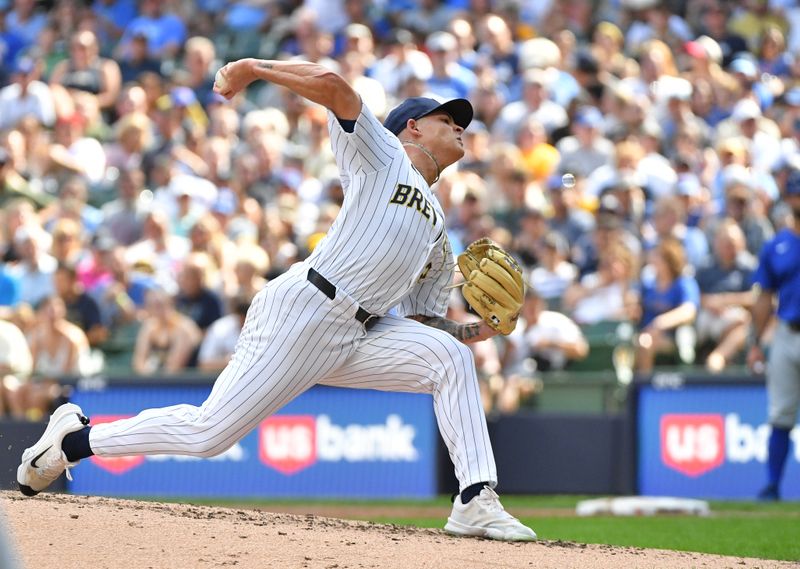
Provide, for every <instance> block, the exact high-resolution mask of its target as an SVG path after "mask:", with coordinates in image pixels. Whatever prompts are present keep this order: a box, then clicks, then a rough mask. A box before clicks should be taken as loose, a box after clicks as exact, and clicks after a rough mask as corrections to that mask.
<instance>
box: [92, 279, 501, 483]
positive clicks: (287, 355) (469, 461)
mask: <svg viewBox="0 0 800 569" xmlns="http://www.w3.org/2000/svg"><path fill="white" fill-rule="evenodd" d="M307 271H308V267H307V266H306V265H305V264H299V265H295V266H294V267H293V268H292V269H291V270H290V271H289V272H287V273H286V274H284V275H282V276H281V277H279V278H277V279H275V280H274V281H272V282H271V283H270V284H269V285H268V286H267V287H265V288H264V289H263V290H262V291H261V292H260V293H259V294H258V295H257V296H256V298H255V299H254V301H253V304H252V306H251V308H250V310H249V312H248V314H247V319H246V321H245V325H244V328H243V330H242V334H241V336H240V339H239V343H238V344H237V347H236V352H235V354H234V356H233V358H232V359H231V361H230V363H229V364H228V366H227V367H226V368H225V370H223V372H222V373H221V374H220V376H219V377H218V378H217V381H216V383H215V384H214V387H213V389H212V390H211V394H210V395H209V397H208V399H207V400H206V401H205V402H204V403H203V404H202V405H201V406H200V407H196V406H194V405H186V404H183V405H174V406H171V407H164V408H161V409H148V410H145V411H143V412H141V413H140V414H139V415H137V416H135V417H131V418H129V419H123V420H120V421H115V422H113V423H105V424H101V425H97V426H95V427H93V428H92V430H91V432H90V439H89V440H90V444H91V447H92V451H93V452H94V453H95V454H97V455H99V456H126V455H140V454H181V455H193V456H203V457H209V456H215V455H217V454H220V453H222V452H224V451H225V450H226V449H228V448H230V447H231V446H232V445H233V444H234V443H235V442H236V441H238V440H239V439H241V438H242V437H244V436H245V435H246V434H247V433H249V432H250V431H251V430H252V429H254V428H255V427H256V426H257V425H258V424H259V423H260V422H261V421H262V420H263V419H264V418H266V417H267V416H269V415H271V414H273V413H275V412H276V411H278V410H279V409H280V408H281V407H283V406H284V405H285V404H287V403H288V402H289V401H291V400H292V399H294V398H295V397H297V396H298V395H300V394H301V393H302V392H303V391H306V390H307V389H309V388H311V387H312V386H313V385H315V384H318V383H321V384H325V385H336V386H341V387H354V388H369V389H379V390H383V391H405V392H423V393H431V394H432V395H433V403H434V411H435V413H436V419H437V421H438V424H439V430H440V432H441V434H442V437H443V438H444V441H445V444H446V445H447V448H448V451H449V453H450V457H451V459H452V461H453V464H454V465H455V473H456V477H457V478H458V480H459V485H460V490H463V489H464V488H466V487H467V486H469V485H471V484H475V483H477V482H489V483H491V485H492V486H494V485H495V484H496V483H497V473H496V468H495V463H494V456H493V454H492V448H491V443H490V441H489V436H488V432H487V428H486V418H485V417H484V414H483V408H482V406H481V400H480V394H479V390H478V383H477V377H476V372H475V364H474V361H473V357H472V352H471V351H470V349H469V348H468V347H467V346H466V345H464V344H462V343H461V342H459V341H458V340H456V339H455V338H454V337H452V336H451V335H450V334H448V333H446V332H443V331H441V330H438V329H434V328H431V327H429V326H425V325H424V324H421V323H419V322H416V321H413V320H409V319H407V318H400V317H396V316H385V317H383V318H381V320H380V321H378V323H377V324H376V325H375V326H374V327H373V328H372V329H371V330H370V331H369V332H367V331H366V330H365V329H364V327H363V325H362V324H361V323H359V322H358V321H357V320H356V319H355V313H356V310H357V309H358V305H357V303H356V302H355V301H354V300H353V299H352V298H350V297H349V296H347V295H346V294H344V293H343V292H342V291H338V292H337V294H336V298H335V299H334V300H330V299H329V298H328V297H327V296H325V295H324V294H323V293H322V292H320V290H319V289H317V288H316V287H315V286H314V285H312V284H311V283H310V282H308V280H306V276H305V275H306V272H307Z"/></svg>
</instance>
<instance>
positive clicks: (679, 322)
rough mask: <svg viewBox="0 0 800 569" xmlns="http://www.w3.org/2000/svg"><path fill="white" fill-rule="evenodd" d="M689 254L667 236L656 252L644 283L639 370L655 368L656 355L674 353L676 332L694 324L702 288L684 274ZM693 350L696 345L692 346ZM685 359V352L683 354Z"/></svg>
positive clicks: (637, 368)
mask: <svg viewBox="0 0 800 569" xmlns="http://www.w3.org/2000/svg"><path fill="white" fill-rule="evenodd" d="M685 270H686V253H685V252H684V250H683V246H682V245H681V243H680V241H678V240H677V239H675V238H673V237H667V238H665V239H663V240H662V241H661V243H659V245H658V247H657V248H656V249H655V250H654V251H653V253H652V271H653V272H652V275H645V276H644V277H643V278H642V283H641V287H642V290H641V299H642V318H641V322H640V324H639V330H640V332H639V338H638V346H637V350H636V371H637V372H638V373H642V374H647V373H650V372H651V371H652V370H653V363H654V360H655V357H656V354H660V353H673V352H674V351H675V350H676V348H680V347H683V346H678V345H677V343H676V342H677V339H676V331H677V329H678V328H679V327H681V326H684V325H687V324H692V323H693V322H694V319H695V317H696V316H697V309H698V307H699V306H700V289H699V288H698V286H697V281H695V279H694V278H693V277H689V276H687V275H685V274H684V271H685ZM691 348H692V349H693V346H691ZM681 358H682V359H683V358H684V354H681Z"/></svg>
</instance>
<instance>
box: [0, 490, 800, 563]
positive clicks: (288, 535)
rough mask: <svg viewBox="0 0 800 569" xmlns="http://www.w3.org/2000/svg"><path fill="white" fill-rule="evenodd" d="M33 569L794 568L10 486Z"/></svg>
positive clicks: (10, 504) (10, 511) (18, 539)
mask: <svg viewBox="0 0 800 569" xmlns="http://www.w3.org/2000/svg"><path fill="white" fill-rule="evenodd" d="M0 505H1V506H0V507H1V508H2V510H4V511H5V514H6V516H7V518H8V522H9V525H10V526H11V532H12V542H13V543H16V545H17V548H18V550H19V552H18V553H19V555H20V557H21V558H22V560H23V562H24V565H25V567H30V568H35V569H49V568H52V569H63V568H72V567H91V568H92V569H102V568H115V569H116V568H124V569H127V568H137V569H139V568H142V569H144V568H148V567H151V568H169V569H173V568H187V569H193V568H204V567H206V568H211V567H236V568H250V567H252V568H258V569H263V568H280V569H294V568H298V569H300V568H309V569H357V568H358V569H360V568H373V567H374V568H376V569H377V568H380V569H416V568H432V569H433V568H436V569H439V568H441V569H489V568H503V569H512V568H520V569H522V568H536V569H545V568H552V569H568V568H580V569H591V568H598V569H612V568H628V567H636V568H640V567H642V568H644V567H646V568H648V569H651V568H664V569H681V568H709V569H710V568H715V569H716V568H721V567H727V568H731V569H746V568H756V567H758V568H760V569H767V568H773V567H775V568H777V567H796V565H794V564H790V563H781V562H777V561H764V560H760V559H740V558H734V557H721V556H717V555H705V554H699V553H681V552H673V551H663V550H645V549H635V548H630V547H612V546H606V545H584V544H577V543H569V542H563V541H539V542H536V543H499V542H493V541H487V540H483V539H475V538H455V537H451V536H448V535H447V534H445V533H444V532H442V531H440V530H430V529H415V528H406V527H396V526H391V525H381V524H373V523H368V522H356V521H346V520H339V519H334V518H326V517H318V516H313V515H297V514H286V513H283V514H274V513H269V512H264V511H258V510H240V509H229V508H214V507H206V506H191V505H184V504H164V503H151V502H138V501H132V500H116V499H110V498H98V497H85V496H68V495H60V494H41V495H39V496H37V497H35V498H24V497H22V496H20V495H19V494H16V493H11V492H0Z"/></svg>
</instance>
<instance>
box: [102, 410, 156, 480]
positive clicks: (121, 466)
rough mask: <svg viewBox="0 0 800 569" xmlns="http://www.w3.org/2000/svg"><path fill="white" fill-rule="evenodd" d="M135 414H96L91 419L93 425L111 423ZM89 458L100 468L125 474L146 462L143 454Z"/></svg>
mask: <svg viewBox="0 0 800 569" xmlns="http://www.w3.org/2000/svg"><path fill="white" fill-rule="evenodd" d="M129 417H133V415H94V416H93V417H92V418H91V419H92V422H91V424H92V425H100V424H102V423H110V422H112V421H119V420H120V419H128V418H129ZM89 460H91V461H92V464H94V465H95V466H97V467H98V468H102V469H103V470H106V471H108V472H110V473H111V474H116V475H120V474H125V473H126V472H128V471H129V470H133V469H134V468H136V467H137V466H140V465H141V464H143V463H144V457H143V456H97V455H93V456H92V457H91V458H90V459H89Z"/></svg>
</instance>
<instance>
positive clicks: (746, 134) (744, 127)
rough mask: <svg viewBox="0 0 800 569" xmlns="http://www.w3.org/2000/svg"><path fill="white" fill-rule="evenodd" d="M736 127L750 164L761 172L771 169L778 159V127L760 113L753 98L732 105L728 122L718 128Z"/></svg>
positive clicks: (723, 129)
mask: <svg viewBox="0 0 800 569" xmlns="http://www.w3.org/2000/svg"><path fill="white" fill-rule="evenodd" d="M734 128H735V129H736V133H735V134H738V135H739V136H741V137H742V140H743V141H744V143H745V144H746V145H747V148H748V150H749V153H750V166H752V167H753V168H755V169H756V170H759V171H761V172H769V171H771V170H772V169H773V168H774V166H775V164H776V162H777V160H778V159H780V156H781V149H780V129H779V128H778V125H777V124H775V122H774V121H772V120H771V119H768V118H766V117H765V116H763V115H762V113H761V108H760V107H759V106H758V103H756V102H755V101H754V100H753V99H749V98H748V99H742V100H741V101H739V102H738V103H736V105H735V106H734V107H733V112H732V113H731V117H730V122H729V124H727V125H722V124H721V125H720V127H719V130H720V131H721V132H725V130H726V129H728V130H729V131H730V130H733V129H734Z"/></svg>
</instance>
